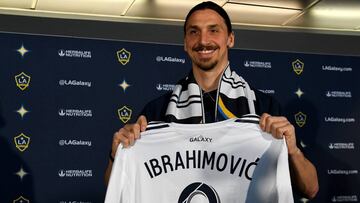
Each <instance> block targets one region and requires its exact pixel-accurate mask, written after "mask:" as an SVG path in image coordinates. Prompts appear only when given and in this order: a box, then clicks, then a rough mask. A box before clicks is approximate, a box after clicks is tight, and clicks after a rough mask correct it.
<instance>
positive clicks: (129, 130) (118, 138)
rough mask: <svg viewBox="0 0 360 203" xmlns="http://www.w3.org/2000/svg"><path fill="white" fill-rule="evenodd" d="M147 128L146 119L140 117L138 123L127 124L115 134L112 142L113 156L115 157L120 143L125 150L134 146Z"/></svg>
mask: <svg viewBox="0 0 360 203" xmlns="http://www.w3.org/2000/svg"><path fill="white" fill-rule="evenodd" d="M146 127H147V120H146V117H145V116H140V117H139V118H138V119H137V121H136V123H134V124H126V125H125V126H124V127H123V128H121V129H120V130H119V131H117V132H115V133H114V136H113V141H112V147H111V156H112V157H115V154H116V150H117V148H118V146H119V144H120V143H121V144H122V145H123V147H125V148H126V147H129V146H132V145H134V143H135V141H136V140H137V139H139V138H140V133H141V132H144V131H145V130H146Z"/></svg>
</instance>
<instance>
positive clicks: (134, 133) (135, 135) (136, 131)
mask: <svg viewBox="0 0 360 203" xmlns="http://www.w3.org/2000/svg"><path fill="white" fill-rule="evenodd" d="M130 132H131V133H132V137H131V139H130V144H131V145H134V142H135V140H137V139H139V137H140V125H139V124H138V123H135V124H134V125H133V126H132V129H131V131H130Z"/></svg>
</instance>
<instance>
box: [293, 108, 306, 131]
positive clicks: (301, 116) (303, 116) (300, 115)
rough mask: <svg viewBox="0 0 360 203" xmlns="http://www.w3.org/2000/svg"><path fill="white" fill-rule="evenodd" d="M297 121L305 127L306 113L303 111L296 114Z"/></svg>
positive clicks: (300, 125)
mask: <svg viewBox="0 0 360 203" xmlns="http://www.w3.org/2000/svg"><path fill="white" fill-rule="evenodd" d="M295 122H296V124H297V125H298V126H299V127H300V128H301V127H303V126H304V125H305V123H306V114H304V113H303V112H301V111H300V112H298V113H297V114H295Z"/></svg>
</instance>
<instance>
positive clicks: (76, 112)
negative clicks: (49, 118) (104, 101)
mask: <svg viewBox="0 0 360 203" xmlns="http://www.w3.org/2000/svg"><path fill="white" fill-rule="evenodd" d="M59 116H61V117H92V116H93V115H92V110H82V109H60V110H59Z"/></svg>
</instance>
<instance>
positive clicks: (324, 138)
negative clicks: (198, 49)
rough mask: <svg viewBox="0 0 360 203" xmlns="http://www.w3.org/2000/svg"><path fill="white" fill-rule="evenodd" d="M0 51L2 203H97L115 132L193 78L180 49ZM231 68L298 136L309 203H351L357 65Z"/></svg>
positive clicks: (278, 63) (235, 54) (315, 61)
mask: <svg viewBox="0 0 360 203" xmlns="http://www.w3.org/2000/svg"><path fill="white" fill-rule="evenodd" d="M0 44H1V46H0V57H1V60H0V161H1V167H0V176H1V177H0V202H21V201H23V202H41V203H42V202H58V203H70V202H71V203H95V202H103V200H104V195H105V190H106V188H105V185H104V181H103V175H104V171H105V168H106V166H107V161H108V152H109V149H110V146H111V140H112V136H113V133H114V132H115V131H117V130H118V129H119V128H121V127H122V126H123V125H124V124H125V123H128V122H134V121H135V120H136V118H137V115H138V113H139V112H140V111H141V109H142V107H143V106H144V105H145V103H147V102H148V101H150V100H151V99H153V98H155V97H157V96H160V95H161V94H163V93H165V92H167V91H171V90H172V88H173V87H174V84H175V83H176V81H178V80H179V79H180V78H182V77H183V76H184V75H186V74H187V73H188V72H189V71H190V68H191V63H190V61H189V59H188V58H187V56H186V53H185V52H184V51H183V47H182V46H181V45H171V44H154V43H140V42H126V41H110V40H99V39H81V38H69V37H55V36H40V35H25V34H11V33H0ZM230 63H231V67H232V69H234V70H236V71H237V72H238V73H239V74H240V75H241V76H243V78H244V79H245V80H247V81H249V83H250V84H251V85H252V86H253V87H256V88H258V89H260V90H261V91H263V92H265V93H266V94H270V95H272V96H274V97H276V98H277V99H278V100H279V101H280V103H281V104H282V106H283V110H284V113H285V115H286V116H287V117H288V119H289V120H290V121H291V122H292V123H293V124H294V125H295V127H296V131H297V138H298V142H299V144H300V145H301V146H302V147H303V150H304V152H305V153H306V154H307V156H308V158H309V159H310V160H312V162H313V163H314V164H315V165H316V167H317V170H318V175H319V181H320V191H319V193H318V196H317V197H316V198H315V199H314V200H312V201H311V202H358V201H359V199H358V198H359V188H360V180H359V174H358V170H359V166H360V164H359V158H358V156H359V147H358V144H359V132H360V129H359V128H360V125H359V123H358V122H359V119H360V115H359V114H360V103H359V85H356V84H358V81H357V80H358V79H359V78H360V74H359V68H360V58H359V57H353V56H330V55H316V54H305V53H284V52H270V51H254V50H240V49H232V50H231V52H230ZM296 202H307V200H306V199H304V198H301V197H296Z"/></svg>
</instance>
